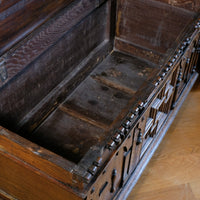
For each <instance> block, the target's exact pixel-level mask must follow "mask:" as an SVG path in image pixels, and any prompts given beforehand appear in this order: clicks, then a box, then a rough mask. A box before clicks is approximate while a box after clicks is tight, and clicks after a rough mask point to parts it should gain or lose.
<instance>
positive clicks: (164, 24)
mask: <svg viewBox="0 0 200 200" xmlns="http://www.w3.org/2000/svg"><path fill="white" fill-rule="evenodd" d="M152 13H156V15H152ZM136 16H137V17H136ZM194 16H195V13H192V12H189V11H183V10H181V9H177V8H174V7H171V6H169V5H168V4H161V3H158V2H155V1H152V0H149V1H148V2H147V1H144V0H139V1H130V0H121V1H120V2H119V5H118V17H117V28H116V36H117V37H120V38H121V39H123V40H125V41H128V42H129V43H133V44H135V45H139V46H140V47H144V48H146V49H150V50H153V51H155V52H157V53H160V54H165V53H169V52H168V50H169V49H170V48H172V47H173V46H174V45H175V46H177V45H178V44H177V43H176V42H177V39H178V37H179V36H180V34H181V33H182V31H183V30H184V28H185V27H187V26H188V24H189V23H190V22H191V21H192V20H193V17H194Z"/></svg>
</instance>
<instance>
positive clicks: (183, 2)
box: [155, 0, 200, 12]
mask: <svg viewBox="0 0 200 200" xmlns="http://www.w3.org/2000/svg"><path fill="white" fill-rule="evenodd" d="M155 1H160V2H163V3H167V4H169V5H172V6H176V7H180V8H184V9H187V10H191V11H195V12H198V10H199V8H200V2H199V0H192V1H191V0H155Z"/></svg>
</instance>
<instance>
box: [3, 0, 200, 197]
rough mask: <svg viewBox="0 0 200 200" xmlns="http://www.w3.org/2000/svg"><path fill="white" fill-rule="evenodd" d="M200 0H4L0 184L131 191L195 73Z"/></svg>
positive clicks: (92, 192) (59, 192) (37, 191)
mask: <svg viewBox="0 0 200 200" xmlns="http://www.w3.org/2000/svg"><path fill="white" fill-rule="evenodd" d="M199 8H200V3H199V1H195V0H193V1H182V0H178V1H169V2H168V1H167V0H148V1H145V0H58V1H53V0H43V1H37V0H31V1H26V0H9V1H7V0H3V1H0V19H1V21H0V125H1V127H0V196H2V198H4V199H19V200H27V199H30V200H39V199H42V200H43V199H45V200H50V199H52V200H55V199H56V200H67V199H69V200H75V199H76V200H77V199H80V200H81V199H82V200H97V199H101V200H111V199H125V198H126V197H127V195H128V191H130V189H131V188H132V187H133V186H134V184H135V183H136V182H137V180H138V178H139V177H140V175H141V173H142V171H143V169H144V168H145V166H146V165H147V163H148V161H149V159H150V158H151V156H152V155H153V153H154V151H155V150H156V148H157V146H158V145H159V143H160V142H161V140H162V138H163V137H164V135H165V133H166V131H167V129H168V127H169V126H170V124H171V123H172V121H173V119H174V117H175V115H176V113H177V112H178V110H179V108H180V106H181V104H182V102H183V101H184V99H185V97H186V96H187V94H188V93H189V91H190V89H191V87H192V86H193V84H194V82H195V80H196V79H197V76H198V73H197V72H196V68H197V65H198V58H199V48H200V41H199V30H200V29H199V28H200V21H199V18H198V14H199V12H198V9H199Z"/></svg>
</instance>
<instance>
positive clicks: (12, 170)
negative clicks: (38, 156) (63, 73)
mask: <svg viewBox="0 0 200 200" xmlns="http://www.w3.org/2000/svg"><path fill="white" fill-rule="evenodd" d="M0 165H1V170H0V188H1V189H2V190H4V191H5V192H6V193H8V194H10V195H12V196H13V197H15V198H17V199H20V200H27V199H31V200H38V199H47V200H55V199H58V200H64V199H71V200H81V199H83V198H80V197H78V196H77V195H75V194H73V193H71V192H69V191H68V190H66V187H60V185H58V184H55V183H53V182H52V181H51V180H49V179H48V178H47V177H43V176H41V174H40V173H39V171H36V170H35V169H33V168H30V167H29V166H27V165H26V164H24V163H22V162H19V161H18V160H15V159H14V158H12V157H10V156H9V155H7V154H5V153H3V152H2V151H0ZM8 166H9V167H8Z"/></svg>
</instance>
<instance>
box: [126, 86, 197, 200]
mask: <svg viewBox="0 0 200 200" xmlns="http://www.w3.org/2000/svg"><path fill="white" fill-rule="evenodd" d="M127 200H200V84H198V85H196V87H194V88H193V89H192V91H191V92H190V93H189V96H188V97H187V99H186V101H185V102H184V104H183V106H182V108H181V109H180V111H179V113H178V115H177V117H176V119H175V120H174V122H173V124H172V126H171V128H170V129H169V130H168V132H167V134H166V136H165V138H164V139H163V141H162V142H161V144H160V146H159V147H158V149H157V151H156V152H155V154H154V156H153V157H152V159H151V161H150V162H149V164H148V166H147V167H146V169H145V171H144V172H143V174H142V176H141V178H140V179H139V181H138V183H137V184H136V186H135V188H134V189H133V190H132V192H131V194H130V195H129V197H128V198H127Z"/></svg>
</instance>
